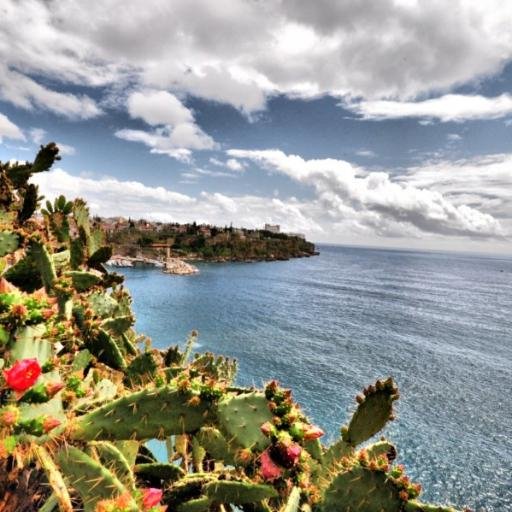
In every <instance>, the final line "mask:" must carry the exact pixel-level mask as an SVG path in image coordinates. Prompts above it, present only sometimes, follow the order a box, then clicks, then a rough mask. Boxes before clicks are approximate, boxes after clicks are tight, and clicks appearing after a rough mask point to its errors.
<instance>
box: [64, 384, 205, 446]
mask: <svg viewBox="0 0 512 512" xmlns="http://www.w3.org/2000/svg"><path fill="white" fill-rule="evenodd" d="M189 399H190V396H188V395H187V394H184V393H180V392H178V391H177V390H176V389H174V388H171V387H162V388H157V389H144V390H142V391H139V392H137V393H133V394H131V395H128V396H125V397H122V398H118V399H117V400H114V401H113V402H110V403H108V404H106V405H103V406H102V407H99V408H98V409H96V410H94V411H93V412H91V413H88V414H85V415H84V416H81V417H80V418H78V420H77V422H76V425H75V427H74V429H73V431H72V436H73V437H74V438H75V439H83V440H94V439H106V440H109V439H114V440H117V439H140V440H145V439H151V438H155V437H157V438H160V439H163V438H164V437H165V436H168V435H172V434H181V433H183V432H191V431H194V430H198V429H199V428H200V427H201V426H202V425H203V423H204V421H205V419H206V417H207V413H208V407H207V405H206V404H204V403H202V404H200V405H198V406H196V407H191V406H189V405H187V401H188V400H189Z"/></svg>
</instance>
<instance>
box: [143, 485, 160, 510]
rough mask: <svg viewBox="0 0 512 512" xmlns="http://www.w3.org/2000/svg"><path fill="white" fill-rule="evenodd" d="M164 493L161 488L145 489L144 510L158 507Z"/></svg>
mask: <svg viewBox="0 0 512 512" xmlns="http://www.w3.org/2000/svg"><path fill="white" fill-rule="evenodd" d="M162 495H163V492H162V490H161V489H155V488H154V487H150V488H148V489H144V490H143V494H142V506H143V507H144V510H149V509H150V508H153V507H156V506H157V505H158V504H159V503H160V500H161V499H162Z"/></svg>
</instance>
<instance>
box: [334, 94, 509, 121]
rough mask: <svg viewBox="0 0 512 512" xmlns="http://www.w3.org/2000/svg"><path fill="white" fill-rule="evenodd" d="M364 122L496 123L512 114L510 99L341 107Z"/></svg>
mask: <svg viewBox="0 0 512 512" xmlns="http://www.w3.org/2000/svg"><path fill="white" fill-rule="evenodd" d="M344 106H346V108H348V109H350V110H352V111H354V112H356V113H357V114H359V115H361V116H362V117H363V118H364V119H375V120H382V119H399V118H404V117H418V118H432V119H438V120H440V121H443V122H448V121H457V122H461V121H467V120H474V119H498V118H500V117H505V116H507V115H509V114H512V96H511V95H510V94H502V95H500V96H495V97H492V98H488V97H485V96H479V95H464V94H446V95H444V96H440V97H438V98H432V99H428V100H423V101H391V100H377V101H361V102H360V103H352V104H350V103H349V104H346V105H344Z"/></svg>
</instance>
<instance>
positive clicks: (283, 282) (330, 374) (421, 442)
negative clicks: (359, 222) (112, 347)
mask: <svg viewBox="0 0 512 512" xmlns="http://www.w3.org/2000/svg"><path fill="white" fill-rule="evenodd" d="M319 250H320V256H317V257H311V258H303V259H293V260H289V261H279V262H271V263H267V262H261V263H199V264H198V267H199V269H200V273H199V274H198V275H192V276H170V275H166V274H164V273H162V272H161V271H160V270H157V269H147V268H126V269H122V273H123V274H124V275H125V276H126V285H127V287H128V288H129V290H130V291H131V293H132V296H133V300H134V304H133V306H134V310H135V313H136V315H137V325H136V326H137V329H138V331H139V332H140V333H144V334H147V335H149V336H150V337H151V338H152V339H153V346H155V347H158V348H164V347H166V346H168V345H171V344H181V345H182V344H183V343H184V341H185V339H186V337H187V335H188V334H189V333H190V331H192V330H194V329H195V330H198V331H199V340H198V341H199V343H198V346H197V351H199V352H200V351H212V352H215V353H217V354H223V355H226V356H230V357H234V358H236V359H237V360H238V361H239V375H238V382H239V383H240V384H243V385H257V386H260V385H261V384H262V383H263V382H265V381H268V380H270V379H271V378H276V379H278V380H279V381H280V382H281V384H282V385H283V386H286V387H291V388H292V389H293V392H294V396H295V398H296V400H297V401H298V402H299V403H300V404H301V405H302V407H303V408H304V410H305V411H306V412H307V414H308V415H309V416H310V417H311V419H312V420H313V421H315V422H316V423H317V424H318V425H320V426H321V427H322V428H323V429H324V430H325V431H326V440H333V439H335V438H336V436H338V435H339V429H340V427H341V426H342V425H343V424H344V423H345V422H346V420H347V418H348V414H349V413H350V412H351V411H352V410H353V409H354V406H355V400H354V397H355V395H356V394H357V393H358V392H360V391H361V390H362V388H363V387H364V386H366V385H368V384H370V383H372V382H373V381H374V380H375V379H377V378H379V377H387V376H389V375H391V376H393V377H394V379H395V380H396V381H397V383H398V386H399V388H400V391H401V398H400V400H399V404H398V407H397V411H398V414H397V419H396V421H394V422H393V423H391V424H390V425H389V426H388V427H387V428H386V429H385V430H384V432H383V435H385V436H386V437H388V438H389V439H390V440H391V441H393V442H394V443H396V446H397V448H398V462H400V463H404V464H405V465H406V467H407V471H408V474H410V476H411V477H412V478H413V480H415V481H418V482H420V483H421V484H422V485H423V489H424V493H423V497H424V499H425V500H430V501H435V502H449V503H451V504H453V505H455V506H459V507H461V506H469V507H471V508H472V509H474V510H476V511H489V512H497V511H503V510H507V509H508V510H510V508H511V507H512V477H511V475H512V426H511V422H510V418H511V417H512V405H511V402H510V398H509V393H510V389H511V388H512V365H511V362H512V319H511V317H510V311H511V307H512V293H511V292H512V258H508V257H506V256H503V255H476V254H469V253H456V252H446V251H442V252H441V251H428V252H427V251H413V250H401V249H378V248H364V247H354V246H332V245H325V244H321V245H319Z"/></svg>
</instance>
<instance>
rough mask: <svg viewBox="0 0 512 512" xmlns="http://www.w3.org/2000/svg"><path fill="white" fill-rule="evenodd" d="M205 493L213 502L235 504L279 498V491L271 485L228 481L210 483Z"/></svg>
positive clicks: (204, 489)
mask: <svg viewBox="0 0 512 512" xmlns="http://www.w3.org/2000/svg"><path fill="white" fill-rule="evenodd" d="M203 492H204V493H205V494H206V496H207V497H208V498H210V499H211V500H212V501H216V502H219V503H233V504H243V503H252V502H258V501H261V500H265V499H267V498H275V497H276V496H277V491H276V490H275V489H274V488H273V487H272V486H271V485H263V484H253V483H252V482H234V481H228V480H218V481H214V482H210V483H208V484H206V485H205V486H204V487H203Z"/></svg>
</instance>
